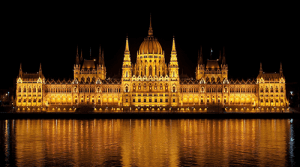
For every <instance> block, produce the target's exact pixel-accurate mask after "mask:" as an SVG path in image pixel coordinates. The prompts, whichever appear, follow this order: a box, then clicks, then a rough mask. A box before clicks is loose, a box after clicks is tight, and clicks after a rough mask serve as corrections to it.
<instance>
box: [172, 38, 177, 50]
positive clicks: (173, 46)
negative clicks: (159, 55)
mask: <svg viewBox="0 0 300 167" xmlns="http://www.w3.org/2000/svg"><path fill="white" fill-rule="evenodd" d="M172 52H176V48H175V37H174V36H173V43H172Z"/></svg>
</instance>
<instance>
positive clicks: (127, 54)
mask: <svg viewBox="0 0 300 167" xmlns="http://www.w3.org/2000/svg"><path fill="white" fill-rule="evenodd" d="M123 66H131V60H130V51H129V42H128V36H126V44H125V51H124V60H123Z"/></svg>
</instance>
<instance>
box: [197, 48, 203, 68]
mask: <svg viewBox="0 0 300 167" xmlns="http://www.w3.org/2000/svg"><path fill="white" fill-rule="evenodd" d="M198 64H203V55H202V46H200V52H199V55H198Z"/></svg>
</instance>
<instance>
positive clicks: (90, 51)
mask: <svg viewBox="0 0 300 167" xmlns="http://www.w3.org/2000/svg"><path fill="white" fill-rule="evenodd" d="M90 59H92V47H90Z"/></svg>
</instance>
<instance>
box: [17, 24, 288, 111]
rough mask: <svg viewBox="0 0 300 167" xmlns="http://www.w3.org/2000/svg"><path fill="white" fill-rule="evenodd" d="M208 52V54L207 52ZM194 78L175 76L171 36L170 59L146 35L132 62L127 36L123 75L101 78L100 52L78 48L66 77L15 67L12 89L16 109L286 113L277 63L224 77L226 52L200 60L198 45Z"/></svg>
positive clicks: (225, 73)
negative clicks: (268, 69)
mask: <svg viewBox="0 0 300 167" xmlns="http://www.w3.org/2000/svg"><path fill="white" fill-rule="evenodd" d="M211 53H212V52H211ZM195 73H196V79H183V78H180V76H179V66H178V61H177V52H176V47H175V38H174V37H173V42H172V51H171V58H170V63H169V64H166V61H165V53H164V51H163V49H162V47H161V45H160V43H159V42H158V40H157V39H156V38H155V37H154V36H153V30H152V25H151V21H150V27H149V30H148V36H147V37H146V38H145V39H144V41H143V42H142V44H141V45H140V47H139V50H138V51H137V59H136V63H135V64H132V62H131V59H130V51H129V41H128V38H126V46H125V51H124V60H123V66H122V77H121V78H120V80H117V79H110V78H106V67H105V63H104V53H103V52H101V49H99V57H98V58H95V59H92V58H91V57H90V59H89V60H86V59H83V57H82V52H81V55H80V57H79V53H78V48H77V55H76V64H75V65H74V78H73V79H72V80H69V81H65V80H64V81H59V80H58V81H53V80H52V81H49V80H46V79H45V77H44V76H43V74H42V68H41V65H40V69H39V72H38V73H36V74H27V73H23V71H22V67H21V66H20V71H19V76H18V78H17V87H16V89H17V90H16V108H17V111H18V112H31V111H33V112H35V111H47V112H50V111H55V112H60V111H61V112H67V111H70V112H74V111H75V110H76V108H78V107H83V106H89V107H93V108H94V111H95V112H103V111H107V110H109V111H114V112H121V111H145V112H146V111H149V112H150V111H153V112H157V111H170V110H171V111H179V112H210V111H221V109H222V110H223V109H225V110H226V111H228V112H230V111H231V112H235V111H239V112H240V111H242V112H283V111H284V112H286V111H287V109H288V104H289V103H288V100H287V98H286V88H285V77H284V76H283V72H282V65H281V64H280V71H279V73H268V74H267V73H264V72H263V70H262V65H260V70H259V75H258V77H257V79H256V80H252V81H250V80H247V81H244V80H241V81H239V80H236V81H233V80H229V79H228V65H227V64H226V57H225V50H224V49H223V53H222V54H221V52H220V57H219V59H216V60H212V59H209V60H207V63H206V64H205V63H204V61H203V55H202V48H201V50H200V52H199V55H198V65H197V67H196V72H195Z"/></svg>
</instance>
